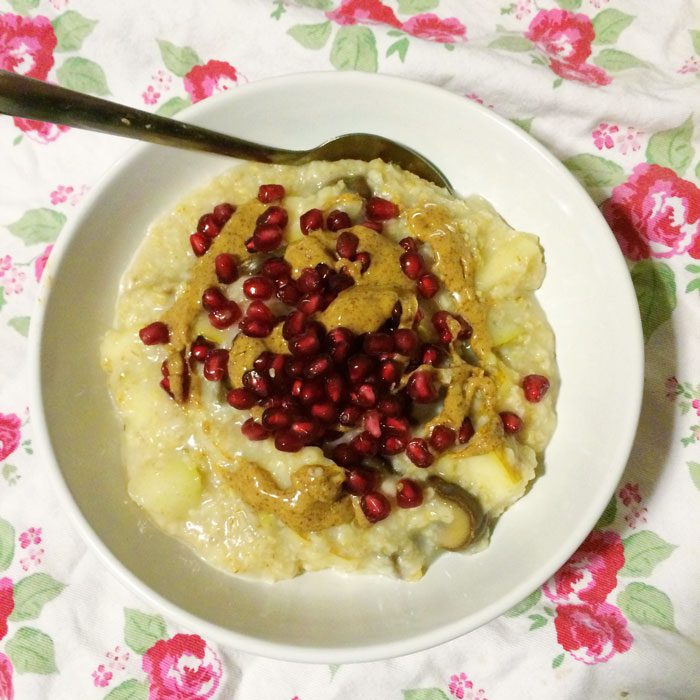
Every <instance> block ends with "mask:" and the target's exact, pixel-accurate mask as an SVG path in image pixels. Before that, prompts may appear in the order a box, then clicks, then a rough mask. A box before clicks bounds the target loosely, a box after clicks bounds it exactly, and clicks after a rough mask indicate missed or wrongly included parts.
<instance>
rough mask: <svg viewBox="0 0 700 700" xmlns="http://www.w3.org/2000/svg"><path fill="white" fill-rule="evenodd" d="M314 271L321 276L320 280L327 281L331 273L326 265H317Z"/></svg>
mask: <svg viewBox="0 0 700 700" xmlns="http://www.w3.org/2000/svg"><path fill="white" fill-rule="evenodd" d="M314 270H316V272H318V274H319V275H321V280H326V279H328V276H329V275H330V274H331V273H332V272H333V269H332V268H331V267H330V266H329V265H326V263H324V262H322V263H318V265H316V267H314Z"/></svg>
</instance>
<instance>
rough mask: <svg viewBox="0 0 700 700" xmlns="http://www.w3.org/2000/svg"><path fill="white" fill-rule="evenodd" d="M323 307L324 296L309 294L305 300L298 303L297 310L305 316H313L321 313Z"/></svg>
mask: <svg viewBox="0 0 700 700" xmlns="http://www.w3.org/2000/svg"><path fill="white" fill-rule="evenodd" d="M322 307H323V295H322V294H309V295H307V296H305V297H304V298H303V299H300V300H299V302H298V303H297V309H298V310H299V311H301V313H303V314H304V316H312V315H313V314H315V313H316V312H317V311H321V308H322Z"/></svg>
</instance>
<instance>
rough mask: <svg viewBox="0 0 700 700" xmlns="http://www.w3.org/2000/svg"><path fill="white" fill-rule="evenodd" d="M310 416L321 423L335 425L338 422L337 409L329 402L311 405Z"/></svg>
mask: <svg viewBox="0 0 700 700" xmlns="http://www.w3.org/2000/svg"><path fill="white" fill-rule="evenodd" d="M311 415H312V416H313V417H314V418H316V419H317V420H320V421H321V422H322V423H335V422H336V421H337V420H338V408H337V407H336V406H334V405H333V404H332V403H331V402H330V401H321V402H320V403H315V404H312V406H311Z"/></svg>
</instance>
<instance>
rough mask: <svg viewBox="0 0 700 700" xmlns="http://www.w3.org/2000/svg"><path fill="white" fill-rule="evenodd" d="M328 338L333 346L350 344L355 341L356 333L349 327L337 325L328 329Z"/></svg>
mask: <svg viewBox="0 0 700 700" xmlns="http://www.w3.org/2000/svg"><path fill="white" fill-rule="evenodd" d="M326 338H327V340H328V343H329V344H330V345H331V346H333V345H339V344H347V345H350V344H351V343H353V342H354V341H355V334H354V333H353V332H352V331H351V330H350V329H349V328H345V327H344V326H336V327H335V328H331V330H329V331H328V335H327V336H326Z"/></svg>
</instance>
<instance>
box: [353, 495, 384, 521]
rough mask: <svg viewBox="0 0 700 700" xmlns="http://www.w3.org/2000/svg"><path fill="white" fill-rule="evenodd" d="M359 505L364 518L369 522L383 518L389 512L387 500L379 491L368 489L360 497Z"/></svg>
mask: <svg viewBox="0 0 700 700" xmlns="http://www.w3.org/2000/svg"><path fill="white" fill-rule="evenodd" d="M360 506H361V507H362V512H363V513H364V514H365V518H367V520H369V521H370V522H371V523H378V522H379V521H380V520H384V518H386V517H387V516H388V515H389V513H390V512H391V505H390V503H389V500H388V499H387V497H386V496H385V495H384V494H383V493H379V491H370V492H369V493H366V494H365V495H364V496H362V498H361V499H360Z"/></svg>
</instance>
